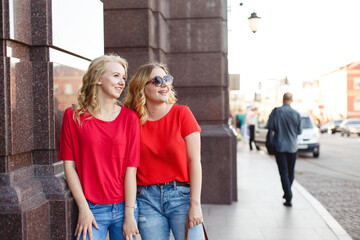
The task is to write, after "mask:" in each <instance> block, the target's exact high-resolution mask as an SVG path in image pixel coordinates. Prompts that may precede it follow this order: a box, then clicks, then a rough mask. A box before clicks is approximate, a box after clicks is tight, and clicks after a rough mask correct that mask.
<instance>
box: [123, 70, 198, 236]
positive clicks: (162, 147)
mask: <svg viewBox="0 0 360 240" xmlns="http://www.w3.org/2000/svg"><path fill="white" fill-rule="evenodd" d="M172 82H173V77H172V76H171V75H169V73H168V70H167V68H166V66H165V65H163V64H159V63H150V64H146V65H143V66H141V67H139V68H138V69H137V70H136V71H135V73H134V75H133V77H132V79H131V80H130V82H129V93H128V95H127V98H126V101H125V104H124V105H125V106H126V107H128V108H130V109H132V110H134V111H136V112H137V114H138V117H139V119H140V125H141V144H140V156H141V167H140V168H139V169H138V172H137V180H138V182H137V184H138V190H137V202H138V206H139V230H140V234H141V237H142V239H143V240H153V239H157V240H168V239H169V237H170V229H171V231H172V233H173V235H174V237H175V239H176V240H184V239H185V224H186V223H187V224H188V226H189V239H196V240H202V239H204V234H203V230H202V225H201V224H200V223H202V212H201V205H200V193H201V162H200V127H199V125H198V123H197V122H196V120H195V118H194V116H193V114H192V113H191V111H190V109H189V108H188V107H186V106H183V105H177V104H175V101H176V98H175V92H174V90H173V86H172Z"/></svg>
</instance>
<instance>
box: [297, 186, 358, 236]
mask: <svg viewBox="0 0 360 240" xmlns="http://www.w3.org/2000/svg"><path fill="white" fill-rule="evenodd" d="M293 186H294V187H295V188H296V190H298V191H299V192H300V193H301V194H302V195H303V196H304V197H305V198H306V199H307V200H308V201H309V202H310V204H311V205H312V206H313V207H314V209H315V210H316V212H317V213H318V214H319V215H320V216H321V217H322V219H323V220H324V221H325V222H326V224H327V225H328V226H329V227H330V229H331V230H332V231H333V232H334V233H335V235H336V236H337V238H338V239H340V240H352V238H351V237H350V235H349V234H348V233H347V232H346V231H345V229H344V228H343V227H342V226H341V225H340V224H339V223H338V222H337V221H336V220H335V219H334V218H333V216H331V214H330V213H329V212H328V211H327V210H326V209H325V208H324V207H323V205H322V204H321V203H320V202H319V201H318V200H317V199H316V198H314V197H313V196H312V195H311V194H310V193H309V192H308V191H307V190H306V189H305V188H304V187H303V186H301V184H300V183H298V182H297V181H296V180H294V182H293Z"/></svg>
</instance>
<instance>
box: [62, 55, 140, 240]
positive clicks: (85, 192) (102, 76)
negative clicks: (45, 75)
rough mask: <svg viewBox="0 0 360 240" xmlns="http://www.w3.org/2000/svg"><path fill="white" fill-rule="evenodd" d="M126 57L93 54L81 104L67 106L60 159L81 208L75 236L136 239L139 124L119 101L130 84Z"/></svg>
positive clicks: (100, 238) (90, 238) (99, 239)
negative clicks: (127, 78)
mask: <svg viewBox="0 0 360 240" xmlns="http://www.w3.org/2000/svg"><path fill="white" fill-rule="evenodd" d="M126 77H127V62H126V60H125V59H123V58H121V57H120V56H117V55H113V54H109V55H103V56H100V57H98V58H96V59H94V60H93V61H92V62H91V64H90V66H89V68H88V70H87V72H86V73H85V75H84V77H83V85H82V87H81V89H80V91H79V95H78V103H77V104H74V105H73V107H70V108H68V109H66V110H65V113H64V119H63V124H62V128H61V134H60V149H59V160H63V161H64V170H65V176H66V181H67V183H68V185H69V188H70V190H71V193H72V195H73V196H74V199H75V201H76V204H77V206H78V208H79V216H78V220H77V226H76V230H75V236H76V239H82V240H83V239H84V240H85V239H89V240H92V239H94V240H95V239H96V240H105V239H106V236H107V234H108V235H109V236H110V239H126V240H130V239H135V236H136V235H137V234H138V233H139V231H138V227H137V215H138V214H137V213H138V209H137V205H136V200H135V199H136V170H137V167H138V166H139V164H140V125H139V118H138V117H137V115H136V113H135V112H134V111H132V110H130V109H127V108H125V107H123V106H121V105H120V103H119V102H118V101H117V100H116V99H117V98H119V97H120V94H121V93H122V90H123V89H124V88H125V80H126Z"/></svg>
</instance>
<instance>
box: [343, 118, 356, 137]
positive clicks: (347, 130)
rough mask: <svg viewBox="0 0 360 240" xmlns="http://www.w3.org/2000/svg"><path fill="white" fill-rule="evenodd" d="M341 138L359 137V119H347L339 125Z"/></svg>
mask: <svg viewBox="0 0 360 240" xmlns="http://www.w3.org/2000/svg"><path fill="white" fill-rule="evenodd" d="M340 132H341V136H344V135H347V136H348V137H349V136H350V134H357V135H358V136H360V119H359V118H347V119H345V120H344V121H343V122H342V123H341V124H340Z"/></svg>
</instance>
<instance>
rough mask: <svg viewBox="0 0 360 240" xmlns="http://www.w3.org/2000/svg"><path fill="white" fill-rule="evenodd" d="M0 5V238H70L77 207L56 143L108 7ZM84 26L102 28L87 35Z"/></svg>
mask: <svg viewBox="0 0 360 240" xmlns="http://www.w3.org/2000/svg"><path fill="white" fill-rule="evenodd" d="M0 4H1V5H0V6H1V13H2V14H1V32H0V40H1V43H2V44H1V46H0V54H1V58H0V59H1V60H0V61H1V65H0V99H1V101H0V112H1V114H0V226H1V228H0V239H24V240H25V239H72V238H73V234H74V231H75V224H76V220H77V216H76V214H77V213H76V205H75V202H74V200H73V198H72V196H71V194H70V191H69V189H68V188H67V185H66V182H65V179H64V175H63V166H62V161H58V159H57V156H58V154H57V152H58V140H59V133H60V128H61V122H62V121H61V120H62V114H63V110H64V109H65V108H66V107H69V106H71V103H74V102H75V95H76V91H77V89H78V88H79V85H80V83H81V77H82V75H83V74H84V69H86V68H87V65H88V64H89V61H90V60H91V59H92V58H93V57H94V56H98V55H101V54H103V22H102V20H103V5H102V3H101V1H99V0H90V1H86V0H79V1H77V2H73V1H71V0H63V1H61V3H60V5H59V1H48V0H12V1H1V3H0ZM79 4H80V5H81V6H83V5H85V4H86V5H87V8H86V9H85V8H79ZM89 7H90V8H91V10H92V11H91V12H90V13H88V9H89ZM74 17H75V18H76V19H74ZM79 19H80V20H81V21H80V20H79ZM83 21H85V23H93V22H94V21H96V22H99V23H100V25H99V26H100V27H99V26H97V25H94V24H93V25H91V26H90V27H91V29H90V30H86V25H85V26H84V25H83V26H81V24H84V23H83ZM92 34H94V36H92ZM82 36H85V37H86V39H84V38H82ZM98 37H100V43H99V40H98ZM90 38H91V41H88V40H89V39H90ZM69 40H70V41H69ZM85 40H87V41H85ZM89 43H90V44H93V45H89ZM89 49H90V50H89ZM94 49H95V50H96V49H100V51H99V50H98V51H97V52H96V53H94Z"/></svg>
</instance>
